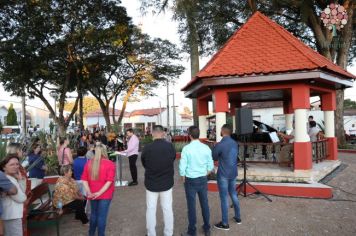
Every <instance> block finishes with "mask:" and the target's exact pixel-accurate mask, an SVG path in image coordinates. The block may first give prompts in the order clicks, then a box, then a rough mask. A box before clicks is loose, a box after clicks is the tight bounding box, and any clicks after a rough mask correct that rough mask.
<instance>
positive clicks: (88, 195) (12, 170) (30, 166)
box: [0, 125, 241, 236]
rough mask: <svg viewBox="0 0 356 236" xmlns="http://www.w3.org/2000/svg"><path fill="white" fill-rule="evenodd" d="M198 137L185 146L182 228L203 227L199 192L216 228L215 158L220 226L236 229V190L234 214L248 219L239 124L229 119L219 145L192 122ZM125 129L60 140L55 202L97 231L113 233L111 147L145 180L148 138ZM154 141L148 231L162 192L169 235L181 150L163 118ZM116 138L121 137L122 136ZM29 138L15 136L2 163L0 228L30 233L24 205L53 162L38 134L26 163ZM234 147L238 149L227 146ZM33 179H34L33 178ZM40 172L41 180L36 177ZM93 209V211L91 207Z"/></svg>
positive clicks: (149, 165)
mask: <svg viewBox="0 0 356 236" xmlns="http://www.w3.org/2000/svg"><path fill="white" fill-rule="evenodd" d="M188 133H189V137H190V139H191V142H190V143H189V144H188V145H186V146H185V147H184V148H183V150H182V158H181V160H180V162H179V174H180V176H181V177H182V182H183V183H184V188H185V192H186V201H187V209H188V227H187V231H186V232H185V233H184V234H182V235H187V236H189V235H196V232H197V229H196V206H195V199H196V196H197V195H198V198H199V201H200V205H201V208H202V215H203V220H204V226H203V230H204V232H205V235H210V227H211V226H210V211H209V202H208V190H207V181H208V180H207V175H209V174H210V172H212V171H213V170H214V160H215V161H219V171H218V173H217V176H218V186H219V191H220V197H221V210H222V221H221V222H219V223H217V224H216V225H215V228H218V229H223V230H228V229H229V220H228V216H227V215H228V213H227V212H228V199H227V198H228V196H229V195H230V197H231V199H232V201H233V205H234V210H235V215H234V218H233V220H234V222H236V223H241V218H240V206H239V202H238V198H237V194H236V190H235V185H236V176H237V153H238V150H237V149H238V146H237V145H236V142H235V141H234V140H233V139H231V137H230V135H231V128H230V127H229V126H228V125H224V127H223V128H222V134H221V135H222V136H223V139H222V141H221V142H220V143H219V144H218V145H216V146H215V148H214V149H213V150H211V149H210V148H209V147H208V146H207V145H205V144H203V143H202V142H200V141H199V135H200V133H199V129H198V128H197V127H195V126H192V127H190V128H189V130H188ZM125 134H126V136H125V137H116V138H115V140H114V139H110V138H108V137H107V136H106V135H105V133H104V132H103V131H99V132H95V133H94V134H86V133H83V134H82V135H81V136H80V138H79V140H78V144H77V146H76V149H75V150H73V149H71V148H70V147H69V143H70V141H69V140H68V138H60V139H59V140H58V148H57V158H58V164H59V167H58V172H59V174H60V177H59V178H58V180H57V182H56V184H55V186H54V192H53V199H52V203H53V206H54V207H55V208H56V209H57V212H58V214H63V213H64V212H67V211H68V210H71V211H74V212H75V214H74V216H75V219H76V220H79V221H80V222H81V223H82V224H84V225H86V224H88V225H89V235H90V236H91V235H95V234H96V233H97V234H98V235H99V236H101V235H105V228H106V221H107V216H108V213H109V209H110V204H111V200H112V198H113V195H114V191H115V169H116V168H115V163H114V162H113V161H111V160H110V159H109V156H108V150H120V151H121V154H123V155H125V156H126V157H127V158H128V159H129V169H130V173H131V177H132V181H131V182H130V183H129V186H136V185H138V184H139V183H138V180H137V166H136V163H137V159H138V157H139V146H140V140H139V138H138V137H137V136H136V135H135V133H134V130H132V129H127V130H126V133H125ZM151 134H152V137H153V141H152V143H150V144H146V145H145V146H144V148H143V150H142V153H141V162H142V165H143V167H144V168H145V181H144V186H145V188H146V204H147V209H146V228H147V235H148V236H151V235H156V230H155V229H156V208H157V203H158V200H159V199H160V202H161V207H162V210H163V216H164V224H165V227H164V235H167V236H168V235H170V236H171V235H173V231H174V212H173V207H172V203H173V195H172V192H173V186H174V162H175V159H176V151H175V148H174V145H173V144H172V142H171V139H170V137H169V135H168V134H167V131H166V130H165V129H164V128H163V127H162V126H160V125H156V126H154V128H153V130H152V133H151ZM115 142H116V143H115ZM23 149H24V148H23V146H22V145H21V144H19V143H10V144H9V145H8V147H7V156H6V157H5V158H4V159H3V160H2V161H1V163H0V170H1V171H0V191H1V194H2V197H1V198H0V200H1V204H0V215H1V221H0V222H1V224H0V235H2V234H4V235H6V236H10V235H11V236H17V235H20V236H21V235H22V234H23V226H22V218H23V212H24V211H23V210H24V209H23V208H24V203H25V201H26V198H27V196H28V193H29V192H30V191H31V188H32V189H33V188H34V187H35V186H36V185H39V184H40V183H41V182H42V180H43V178H44V176H45V173H46V171H47V169H48V167H47V166H46V164H45V162H44V159H43V158H42V156H41V151H42V148H41V144H40V143H39V142H34V143H33V144H32V145H31V147H30V149H29V150H27V155H26V156H27V158H26V160H27V164H26V169H27V170H26V169H25V168H24V167H23V166H22V165H21V162H22V161H23V159H24V154H23ZM227 150H231V151H227ZM28 178H30V179H31V182H30V181H29V180H28ZM34 180H37V181H34ZM89 211H90V213H89Z"/></svg>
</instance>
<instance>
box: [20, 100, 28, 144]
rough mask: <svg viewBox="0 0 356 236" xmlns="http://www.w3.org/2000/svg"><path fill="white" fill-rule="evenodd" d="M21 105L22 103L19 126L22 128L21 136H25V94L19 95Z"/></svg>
mask: <svg viewBox="0 0 356 236" xmlns="http://www.w3.org/2000/svg"><path fill="white" fill-rule="evenodd" d="M21 105H22V112H21V128H22V132H21V133H22V136H23V138H25V137H26V134H27V132H26V95H23V96H22V97H21Z"/></svg>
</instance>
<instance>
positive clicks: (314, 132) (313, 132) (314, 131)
mask: <svg viewBox="0 0 356 236" xmlns="http://www.w3.org/2000/svg"><path fill="white" fill-rule="evenodd" d="M318 133H319V129H318V128H317V127H316V122H315V121H313V120H312V121H309V131H308V135H309V137H310V142H316V141H318Z"/></svg>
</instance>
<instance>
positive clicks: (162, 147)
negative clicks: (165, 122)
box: [141, 125, 176, 236]
mask: <svg viewBox="0 0 356 236" xmlns="http://www.w3.org/2000/svg"><path fill="white" fill-rule="evenodd" d="M152 136H153V140H154V141H153V142H152V143H151V144H147V145H146V146H145V147H144V149H143V151H142V154H141V161H142V165H143V166H144V168H145V187H146V204H147V211H146V225H147V226H146V228H147V235H148V236H156V209H157V201H158V197H160V201H161V207H162V211H163V220H164V236H172V235H173V209H172V188H173V184H174V180H173V176H174V160H175V157H176V152H175V149H174V147H173V144H172V143H169V142H167V141H166V140H165V139H164V129H163V127H162V126H161V125H156V126H154V127H153V131H152Z"/></svg>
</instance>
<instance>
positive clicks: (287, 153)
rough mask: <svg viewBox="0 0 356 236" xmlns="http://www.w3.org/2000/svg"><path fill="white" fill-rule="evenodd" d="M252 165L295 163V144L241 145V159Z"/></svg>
mask: <svg viewBox="0 0 356 236" xmlns="http://www.w3.org/2000/svg"><path fill="white" fill-rule="evenodd" d="M244 155H245V156H246V162H250V163H275V164H288V165H291V164H292V163H293V144H289V143H239V159H240V160H243V157H244Z"/></svg>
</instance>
